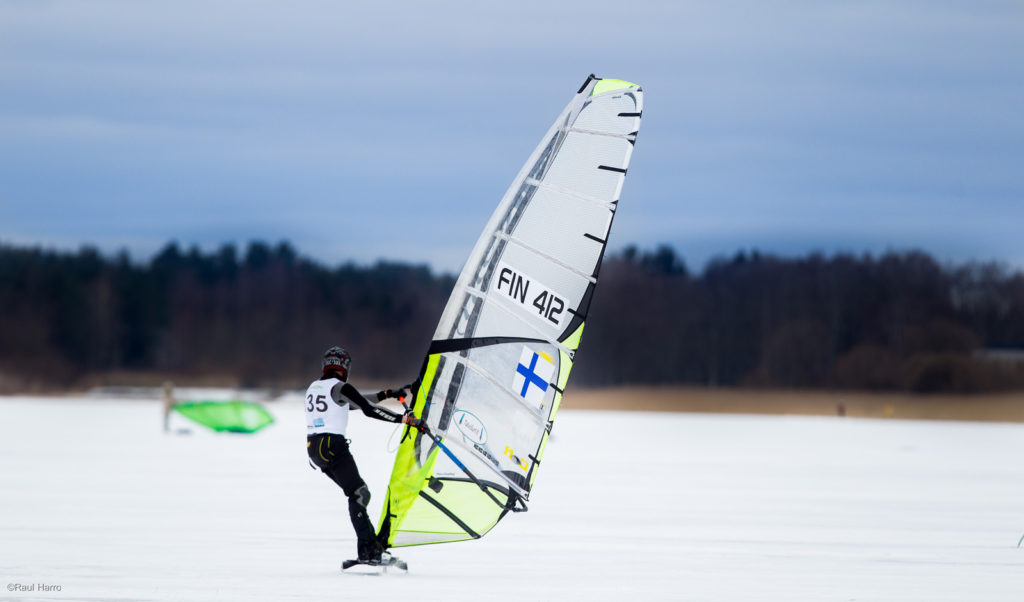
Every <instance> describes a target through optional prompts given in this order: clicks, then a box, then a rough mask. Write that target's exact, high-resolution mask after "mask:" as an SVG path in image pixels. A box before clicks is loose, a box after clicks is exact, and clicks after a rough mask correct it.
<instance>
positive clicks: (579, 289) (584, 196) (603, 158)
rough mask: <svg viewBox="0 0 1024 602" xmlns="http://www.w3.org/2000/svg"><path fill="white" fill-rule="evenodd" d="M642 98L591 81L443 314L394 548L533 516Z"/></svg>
mask: <svg viewBox="0 0 1024 602" xmlns="http://www.w3.org/2000/svg"><path fill="white" fill-rule="evenodd" d="M642 111H643V92H642V90H641V88H640V86H638V85H636V84H633V83H630V82H626V81H622V80H616V79H601V78H597V77H595V76H593V75H591V76H590V77H589V78H587V81H586V82H585V83H584V84H583V86H582V87H581V88H580V89H579V91H578V92H577V94H576V96H574V97H573V99H572V101H571V102H570V103H569V105H568V106H567V107H566V108H565V110H564V111H562V113H561V114H560V115H559V116H558V119H556V120H555V123H554V125H552V126H551V129H550V130H548V132H547V134H545V135H544V138H543V139H541V142H540V144H539V145H538V146H537V148H536V150H534V151H533V154H531V155H530V158H529V159H528V160H527V161H526V164H525V165H524V166H523V168H522V170H521V171H520V172H519V174H518V175H517V176H516V179H515V180H514V181H513V182H512V185H511V186H510V187H509V189H508V191H507V192H506V193H505V196H504V197H503V198H502V200H501V202H500V203H499V204H498V207H497V209H496V210H495V212H494V214H493V215H492V216H491V219H490V221H489V222H488V223H487V226H486V227H485V228H484V231H483V233H482V234H481V236H480V238H479V240H478V241H477V243H476V246H475V247H474V248H473V251H472V252H471V253H470V256H469V259H468V260H467V261H466V264H465V267H464V268H463V270H462V273H461V274H460V276H459V278H458V280H457V281H456V284H455V288H454V290H453V291H452V294H451V297H450V298H449V299H448V304H447V305H446V306H445V309H444V312H443V313H442V315H441V320H440V323H439V324H438V326H437V330H436V331H435V333H434V338H433V341H432V342H431V345H430V348H429V350H428V352H427V357H426V359H425V360H424V363H423V368H422V369H421V372H420V374H419V378H418V379H417V381H416V383H414V385H413V389H414V390H413V393H414V401H413V411H414V413H415V414H416V416H417V417H419V418H421V419H423V420H424V422H425V423H426V424H427V426H428V427H429V431H427V432H420V431H417V430H416V429H412V428H409V427H407V429H406V433H405V437H404V438H403V440H402V443H401V444H400V445H399V449H398V452H397V456H396V458H395V465H394V470H393V471H392V475H391V480H390V482H389V484H388V497H387V500H386V501H385V504H384V508H383V513H382V515H381V522H380V537H381V538H382V539H384V540H386V541H387V543H388V545H389V546H408V545H418V544H428V543H441V542H450V541H461V540H467V539H475V538H478V537H480V536H482V535H484V534H485V533H487V532H488V531H490V530H491V528H493V527H494V525H495V524H497V522H498V521H499V520H501V518H502V517H503V516H505V515H506V514H507V513H508V512H519V511H523V510H525V509H526V501H527V500H529V497H530V491H531V489H532V488H533V484H534V482H535V480H536V478H537V472H538V469H539V467H540V464H541V460H542V458H543V457H544V449H545V446H546V445H547V443H548V438H549V436H550V434H551V427H552V425H553V423H554V420H555V414H556V413H557V412H558V406H559V403H560V402H561V400H562V393H563V391H564V390H565V385H566V382H567V381H568V379H569V371H570V370H571V369H572V364H573V358H574V356H575V353H576V349H577V348H578V346H579V343H580V337H581V335H582V333H583V325H584V323H585V321H586V318H587V312H588V310H589V308H590V302H591V299H592V297H593V294H594V287H595V285H596V284H597V278H598V272H599V271H600V268H601V260H602V257H603V256H604V251H605V246H606V241H607V240H608V233H609V230H610V228H611V224H612V218H613V217H614V216H615V211H616V209H617V207H618V203H619V194H620V192H621V191H622V183H623V180H624V178H625V175H626V169H627V168H628V167H629V159H630V156H631V154H632V152H633V145H634V143H635V141H636V135H637V131H638V130H639V128H640V114H641V112H642Z"/></svg>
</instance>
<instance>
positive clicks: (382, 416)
mask: <svg viewBox="0 0 1024 602" xmlns="http://www.w3.org/2000/svg"><path fill="white" fill-rule="evenodd" d="M338 392H339V394H340V395H339V397H340V399H338V400H336V401H337V402H338V403H351V404H352V405H354V406H356V407H357V408H359V409H360V410H362V411H363V414H366V415H367V416H369V417H370V418H376V419H377V420H383V421H384V422H404V421H403V420H402V418H403V416H402V414H396V413H394V412H392V411H391V410H389V409H387V408H382V407H381V406H379V405H377V404H375V403H373V402H372V401H370V400H369V399H367V398H365V397H363V394H362V393H360V392H359V391H358V390H357V389H356V388H355V387H353V386H352V385H350V384H348V383H340V389H339V391H338Z"/></svg>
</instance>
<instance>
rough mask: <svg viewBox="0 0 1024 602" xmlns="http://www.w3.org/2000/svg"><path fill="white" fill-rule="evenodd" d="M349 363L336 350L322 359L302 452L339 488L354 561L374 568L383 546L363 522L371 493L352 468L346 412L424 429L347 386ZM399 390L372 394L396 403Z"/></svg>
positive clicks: (308, 398)
mask: <svg viewBox="0 0 1024 602" xmlns="http://www.w3.org/2000/svg"><path fill="white" fill-rule="evenodd" d="M351 364H352V358H351V356H350V355H349V353H348V352H347V351H345V350H344V349H342V348H341V347H331V348H330V349H328V350H327V351H326V352H325V353H324V356H323V362H322V363H321V366H322V368H323V371H322V376H321V377H320V378H319V379H317V380H315V381H313V383H312V384H310V385H309V388H308V389H307V390H306V399H305V403H306V451H307V453H308V454H309V459H310V461H311V462H312V463H313V464H314V465H316V466H317V467H318V468H319V469H320V470H321V471H323V473H324V474H326V475H327V476H328V477H330V478H331V480H332V481H334V482H335V483H337V484H338V486H339V487H341V489H342V491H344V492H345V496H346V497H348V512H349V516H350V518H351V519H352V527H353V528H354V529H355V532H356V537H357V538H358V544H357V551H358V554H359V561H360V562H365V563H367V564H379V563H380V562H381V554H382V553H383V551H384V545H382V544H381V542H380V541H378V540H377V537H376V535H375V534H374V530H373V526H372V525H371V523H370V519H369V517H368V516H367V511H366V507H367V504H368V503H369V501H370V490H369V488H367V486H366V483H365V482H364V481H363V479H362V477H360V476H359V470H358V468H357V467H356V462H355V459H354V458H353V457H352V453H351V452H350V451H349V447H348V444H349V441H348V439H346V438H345V429H346V427H347V426H348V410H349V406H350V405H352V406H355V407H357V408H359V409H360V410H362V412H363V414H365V415H366V416H369V417H370V418H374V419H377V420H383V421H385V422H395V423H398V422H402V423H405V424H408V425H410V426H413V427H414V428H420V429H422V428H424V427H423V423H422V421H420V420H419V419H418V418H416V417H415V416H413V415H412V414H410V413H408V412H407V413H406V414H405V415H402V414H396V413H395V412H392V411H390V410H388V409H387V408H383V407H381V406H379V405H377V404H375V403H373V402H371V401H370V400H368V399H366V398H365V397H364V396H363V395H362V394H361V393H360V392H359V391H357V390H356V388H355V387H353V386H352V385H351V384H349V383H348V375H349V367H350V366H351ZM403 395H404V392H403V390H398V391H392V390H391V389H387V390H384V391H381V392H379V393H377V396H376V397H377V401H384V400H385V399H387V398H396V399H397V398H400V397H402V396H403Z"/></svg>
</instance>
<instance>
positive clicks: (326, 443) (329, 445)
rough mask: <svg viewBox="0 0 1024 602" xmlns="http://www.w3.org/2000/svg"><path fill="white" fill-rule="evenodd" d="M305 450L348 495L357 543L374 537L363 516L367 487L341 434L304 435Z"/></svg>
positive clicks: (367, 521)
mask: <svg viewBox="0 0 1024 602" xmlns="http://www.w3.org/2000/svg"><path fill="white" fill-rule="evenodd" d="M306 451H307V452H308V453H309V459H310V460H311V461H312V462H313V464H316V466H317V467H318V468H320V470H322V471H323V472H324V474H326V475H327V476H329V477H331V480H332V481H334V482H335V483H337V484H338V486H339V487H341V489H342V491H344V492H345V495H346V496H347V497H348V513H349V516H350V517H351V518H352V527H354V528H355V530H356V537H358V538H359V542H360V543H365V542H369V541H372V540H373V539H375V538H376V535H375V534H374V531H373V525H372V524H370V519H369V517H368V516H366V505H367V504H368V503H369V501H370V489H369V488H368V487H367V486H366V483H365V482H364V481H363V479H362V477H360V476H359V469H358V468H356V461H355V459H353V458H352V453H351V452H349V450H348V440H346V439H345V437H343V436H341V435H332V434H329V433H325V434H320V435H310V436H308V437H306Z"/></svg>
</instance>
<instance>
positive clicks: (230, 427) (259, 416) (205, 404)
mask: <svg viewBox="0 0 1024 602" xmlns="http://www.w3.org/2000/svg"><path fill="white" fill-rule="evenodd" d="M174 410H175V411H177V412H178V413H179V414H181V415H182V416H185V417H186V418H188V419H190V420H192V421H193V422H197V423H199V424H201V425H203V426H206V427H209V428H211V429H213V430H215V431H222V432H224V431H226V432H231V433H255V432H256V431H258V430H260V429H261V428H263V427H265V426H267V425H269V424H271V423H273V422H274V417H273V416H271V415H270V412H268V411H267V410H266V408H264V407H263V406H261V405H259V404H258V403H252V402H249V401H182V402H178V403H176V404H174Z"/></svg>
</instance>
